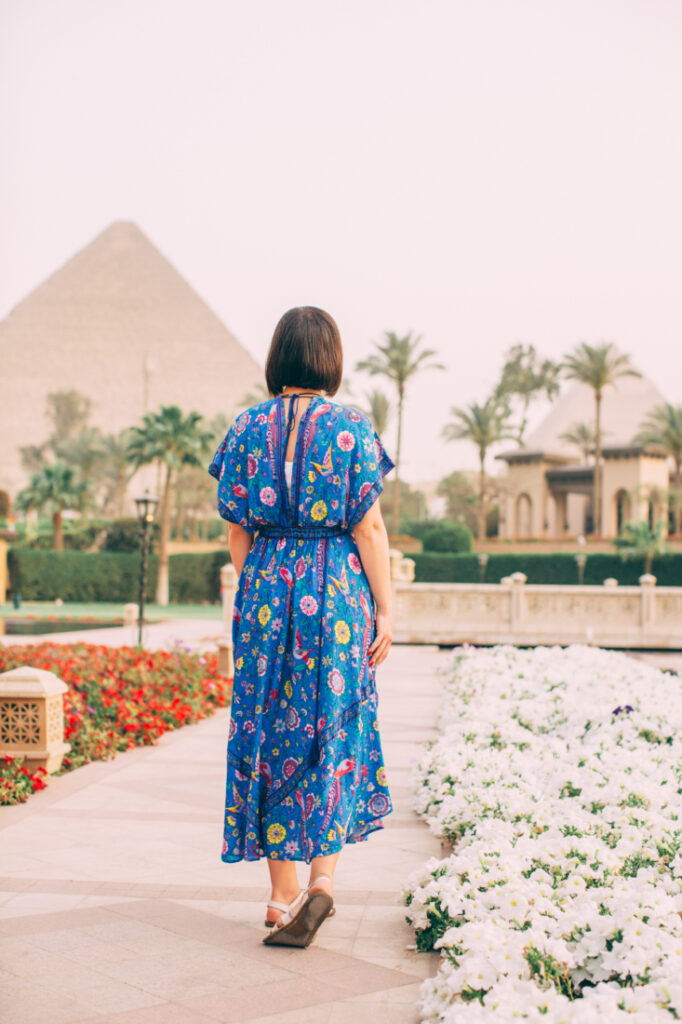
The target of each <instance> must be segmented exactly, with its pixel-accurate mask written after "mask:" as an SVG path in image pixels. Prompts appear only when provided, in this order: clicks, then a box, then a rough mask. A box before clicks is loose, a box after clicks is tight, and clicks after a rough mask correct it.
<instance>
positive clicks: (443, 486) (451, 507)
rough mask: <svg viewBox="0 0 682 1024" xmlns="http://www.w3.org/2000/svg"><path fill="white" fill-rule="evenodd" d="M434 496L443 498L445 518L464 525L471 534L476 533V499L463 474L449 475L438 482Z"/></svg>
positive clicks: (474, 491) (457, 472) (456, 472)
mask: <svg viewBox="0 0 682 1024" xmlns="http://www.w3.org/2000/svg"><path fill="white" fill-rule="evenodd" d="M436 494H438V495H439V496H440V497H442V498H445V518H446V519H451V520H453V521H454V522H458V523H464V524H465V525H466V526H468V527H469V529H470V530H471V532H472V533H475V532H476V527H477V522H478V514H477V511H476V506H477V504H478V497H477V494H476V489H475V488H474V487H472V485H471V483H470V481H469V480H468V479H467V477H466V475H465V474H464V473H461V472H459V471H455V472H454V473H449V474H448V476H445V477H443V479H442V480H440V481H439V482H438V486H437V488H436Z"/></svg>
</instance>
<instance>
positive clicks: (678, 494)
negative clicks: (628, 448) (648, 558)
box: [632, 402, 682, 533]
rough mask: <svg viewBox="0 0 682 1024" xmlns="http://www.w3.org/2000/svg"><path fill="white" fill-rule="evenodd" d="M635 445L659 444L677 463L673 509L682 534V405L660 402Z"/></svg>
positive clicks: (634, 438) (647, 420)
mask: <svg viewBox="0 0 682 1024" xmlns="http://www.w3.org/2000/svg"><path fill="white" fill-rule="evenodd" d="M632 440H633V442H634V443H635V444H643V445H647V444H657V445H660V446H661V447H662V448H665V450H666V452H667V453H668V455H670V456H672V458H673V461H674V463H675V475H674V484H675V486H674V490H673V507H674V515H675V533H682V405H672V404H671V403H670V402H660V403H659V404H658V405H655V406H654V407H653V409H651V411H650V412H649V414H648V416H647V417H646V419H644V420H643V421H642V423H641V425H640V429H639V432H638V433H637V434H635V436H634V437H633V439H632Z"/></svg>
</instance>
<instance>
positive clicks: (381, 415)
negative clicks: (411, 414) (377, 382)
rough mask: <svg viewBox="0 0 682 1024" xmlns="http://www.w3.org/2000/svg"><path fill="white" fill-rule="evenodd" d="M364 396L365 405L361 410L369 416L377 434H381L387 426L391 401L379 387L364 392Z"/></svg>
mask: <svg viewBox="0 0 682 1024" xmlns="http://www.w3.org/2000/svg"><path fill="white" fill-rule="evenodd" d="M365 398H366V399H367V405H366V407H365V409H364V410H363V412H365V413H366V414H367V416H369V418H370V419H371V421H372V423H373V424H374V429H375V430H376V432H377V434H379V436H381V435H382V434H383V433H385V431H386V427H387V426H388V420H389V416H390V414H391V403H390V402H389V400H388V397H387V396H386V394H384V392H383V391H380V390H379V388H374V389H373V390H372V391H366V392H365Z"/></svg>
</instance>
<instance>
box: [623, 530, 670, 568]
mask: <svg viewBox="0 0 682 1024" xmlns="http://www.w3.org/2000/svg"><path fill="white" fill-rule="evenodd" d="M664 527H665V524H664V523H663V522H662V521H659V522H658V523H656V525H655V527H654V528H653V530H652V529H651V527H650V526H649V524H648V523H647V522H645V521H644V520H642V521H641V522H639V523H636V522H631V523H624V524H623V526H622V529H621V531H620V536H618V537H616V539H615V541H614V544H615V545H616V547H617V548H618V549H619V550H620V553H621V555H622V556H623V558H643V559H644V572H646V573H650V572H651V563H652V561H653V560H654V558H655V557H656V555H665V554H667V553H668V551H669V550H670V549H669V547H668V545H667V544H666V543H665V541H664V539H663V530H664Z"/></svg>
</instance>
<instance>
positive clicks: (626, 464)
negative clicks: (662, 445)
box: [602, 455, 669, 537]
mask: <svg viewBox="0 0 682 1024" xmlns="http://www.w3.org/2000/svg"><path fill="white" fill-rule="evenodd" d="M668 486H669V472H668V463H667V460H666V459H663V458H652V457H651V456H646V455H641V456H638V457H632V456H630V457H625V456H619V457H616V458H608V459H605V460H604V466H603V501H602V523H603V533H604V536H605V537H615V536H616V534H617V532H618V530H617V518H616V512H617V508H616V496H617V494H618V492H619V491H620V490H623V491H625V492H626V493H627V495H628V497H629V505H630V516H629V518H630V519H635V520H639V519H644V520H647V519H648V517H649V498H650V496H651V495H652V492H655V491H659V492H664V491H666V490H667V489H668ZM667 515H668V510H667V504H666V503H665V502H661V501H657V503H656V509H655V519H658V518H661V519H663V520H665V521H666V523H667ZM666 532H667V530H666Z"/></svg>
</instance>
